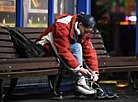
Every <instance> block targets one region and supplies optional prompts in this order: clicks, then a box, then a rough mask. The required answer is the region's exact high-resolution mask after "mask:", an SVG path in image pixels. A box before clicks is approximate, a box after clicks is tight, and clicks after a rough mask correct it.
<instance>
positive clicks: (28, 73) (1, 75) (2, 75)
mask: <svg viewBox="0 0 138 102" xmlns="http://www.w3.org/2000/svg"><path fill="white" fill-rule="evenodd" d="M57 71H58V69H49V70H36V71H22V72H19V71H18V72H8V73H7V72H6V73H4V72H3V73H0V79H10V78H19V77H36V76H45V75H56V74H57Z"/></svg>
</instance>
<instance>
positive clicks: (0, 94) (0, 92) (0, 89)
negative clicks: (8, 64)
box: [0, 79, 3, 102]
mask: <svg viewBox="0 0 138 102" xmlns="http://www.w3.org/2000/svg"><path fill="white" fill-rule="evenodd" d="M0 102H3V79H0Z"/></svg>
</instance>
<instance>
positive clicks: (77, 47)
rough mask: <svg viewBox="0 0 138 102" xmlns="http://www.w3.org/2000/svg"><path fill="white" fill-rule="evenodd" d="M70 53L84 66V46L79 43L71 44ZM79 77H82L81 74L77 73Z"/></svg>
mask: <svg viewBox="0 0 138 102" xmlns="http://www.w3.org/2000/svg"><path fill="white" fill-rule="evenodd" d="M70 52H71V53H72V54H73V55H74V56H75V58H76V60H77V61H78V62H79V63H80V64H81V65H82V66H83V64H82V60H83V58H82V46H81V44H79V43H75V44H71V46H70ZM76 74H77V75H82V74H81V73H80V72H78V73H76Z"/></svg>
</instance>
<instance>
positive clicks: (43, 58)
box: [0, 57, 56, 64]
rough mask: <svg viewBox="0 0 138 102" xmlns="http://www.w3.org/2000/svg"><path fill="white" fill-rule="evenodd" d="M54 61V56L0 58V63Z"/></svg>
mask: <svg viewBox="0 0 138 102" xmlns="http://www.w3.org/2000/svg"><path fill="white" fill-rule="evenodd" d="M38 61H39V62H56V58H55V57H33V58H16V59H0V64H7V63H8V64H13V63H26V62H27V63H28V62H38Z"/></svg>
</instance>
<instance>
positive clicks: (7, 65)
mask: <svg viewBox="0 0 138 102" xmlns="http://www.w3.org/2000/svg"><path fill="white" fill-rule="evenodd" d="M17 29H18V30H20V31H21V32H23V33H24V34H25V35H26V36H27V38H29V39H31V40H32V41H35V40H36V38H38V37H39V36H40V35H41V34H42V33H43V32H44V30H45V29H46V28H17ZM58 70H59V62H58V61H57V60H56V58H54V57H37V58H18V55H17V53H16V51H15V49H14V46H13V44H12V42H11V38H10V36H9V34H8V33H7V32H6V30H5V29H1V28H0V101H1V102H3V79H11V78H12V79H13V78H14V79H13V80H12V84H13V86H12V87H11V88H10V93H11V92H12V90H13V89H14V87H15V85H16V81H17V79H18V78H19V77H36V76H45V75H57V72H58Z"/></svg>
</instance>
